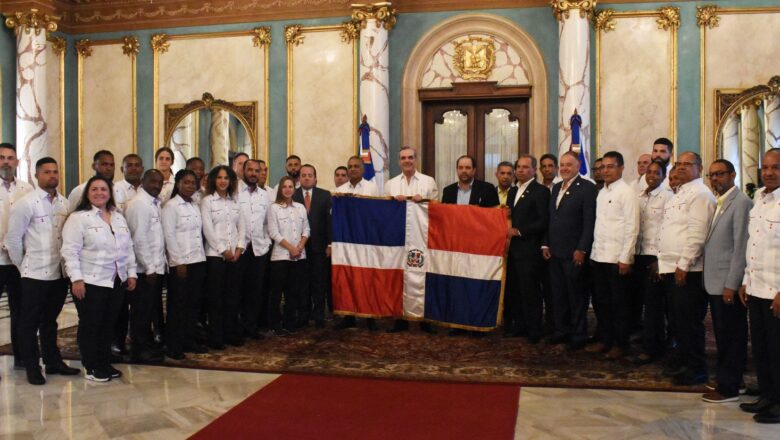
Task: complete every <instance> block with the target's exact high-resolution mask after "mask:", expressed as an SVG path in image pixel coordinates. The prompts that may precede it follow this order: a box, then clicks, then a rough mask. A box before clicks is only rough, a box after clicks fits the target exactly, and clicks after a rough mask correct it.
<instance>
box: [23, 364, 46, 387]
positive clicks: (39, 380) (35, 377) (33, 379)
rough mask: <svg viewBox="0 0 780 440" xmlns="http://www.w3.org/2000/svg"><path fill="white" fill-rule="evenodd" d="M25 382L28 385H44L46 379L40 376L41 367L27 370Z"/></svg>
mask: <svg viewBox="0 0 780 440" xmlns="http://www.w3.org/2000/svg"><path fill="white" fill-rule="evenodd" d="M27 382H29V383H30V385H43V384H45V383H46V379H45V378H44V377H43V374H41V367H31V368H27Z"/></svg>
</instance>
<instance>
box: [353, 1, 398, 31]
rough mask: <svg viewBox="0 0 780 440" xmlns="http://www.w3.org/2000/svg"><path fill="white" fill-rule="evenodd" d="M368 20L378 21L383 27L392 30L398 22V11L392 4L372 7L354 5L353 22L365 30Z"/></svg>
mask: <svg viewBox="0 0 780 440" xmlns="http://www.w3.org/2000/svg"><path fill="white" fill-rule="evenodd" d="M368 20H376V21H377V23H379V24H381V25H382V27H384V28H385V29H387V30H388V31H389V30H391V29H392V28H393V27H394V26H395V23H396V21H397V17H396V10H395V9H393V6H392V4H390V2H381V3H374V4H372V5H364V4H353V5H352V21H353V22H355V23H358V24H359V25H360V28H361V29H365V28H366V25H367V23H368Z"/></svg>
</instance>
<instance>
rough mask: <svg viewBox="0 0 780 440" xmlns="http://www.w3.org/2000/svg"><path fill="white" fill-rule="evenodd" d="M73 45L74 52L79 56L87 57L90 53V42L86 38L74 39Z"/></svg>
mask: <svg viewBox="0 0 780 440" xmlns="http://www.w3.org/2000/svg"><path fill="white" fill-rule="evenodd" d="M75 46H76V53H77V54H79V56H80V57H81V58H88V57H90V56H91V55H92V44H91V43H90V41H89V39H88V38H85V39H83V40H79V41H76V44H75Z"/></svg>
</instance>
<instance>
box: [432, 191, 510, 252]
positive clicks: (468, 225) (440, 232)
mask: <svg viewBox="0 0 780 440" xmlns="http://www.w3.org/2000/svg"><path fill="white" fill-rule="evenodd" d="M506 229H507V221H506V214H505V213H504V210H503V209H498V208H480V207H478V206H460V205H450V204H444V203H431V204H430V207H429V210H428V249H439V250H443V251H450V252H462V253H464V254H477V255H492V256H497V257H500V256H503V255H504V249H505V247H506V234H504V233H502V234H496V233H495V232H496V231H506Z"/></svg>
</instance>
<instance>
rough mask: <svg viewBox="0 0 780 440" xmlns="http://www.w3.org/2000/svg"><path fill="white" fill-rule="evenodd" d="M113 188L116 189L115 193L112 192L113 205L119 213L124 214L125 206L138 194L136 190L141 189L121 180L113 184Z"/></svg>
mask: <svg viewBox="0 0 780 440" xmlns="http://www.w3.org/2000/svg"><path fill="white" fill-rule="evenodd" d="M114 188H115V189H116V191H114V194H116V196H115V197H114V203H116V207H117V208H118V209H119V210H120V211H121V212H125V209H127V204H128V203H130V200H133V197H135V195H136V194H138V190H139V189H141V186H140V185H138V187H137V188H136V187H135V186H133V184H132V183H130V182H128V181H127V180H124V179H122V180H120V181H119V182H115V183H114Z"/></svg>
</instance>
